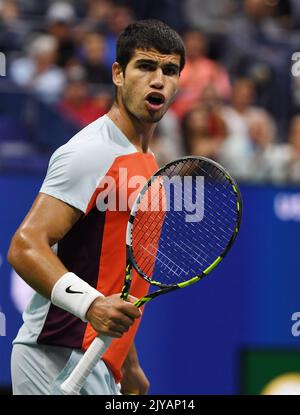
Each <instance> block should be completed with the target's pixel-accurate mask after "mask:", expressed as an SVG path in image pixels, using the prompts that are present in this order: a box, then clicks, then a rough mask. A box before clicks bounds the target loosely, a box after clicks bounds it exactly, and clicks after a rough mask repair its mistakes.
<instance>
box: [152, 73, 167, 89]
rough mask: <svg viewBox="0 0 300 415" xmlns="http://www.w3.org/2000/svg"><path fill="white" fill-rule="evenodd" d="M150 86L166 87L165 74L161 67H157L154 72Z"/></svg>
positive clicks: (155, 87)
mask: <svg viewBox="0 0 300 415" xmlns="http://www.w3.org/2000/svg"><path fill="white" fill-rule="evenodd" d="M150 87H151V88H154V89H163V87H164V74H163V71H162V69H161V68H157V69H156V71H154V72H153V73H152V77H151V82H150Z"/></svg>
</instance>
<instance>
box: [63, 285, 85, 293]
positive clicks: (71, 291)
mask: <svg viewBox="0 0 300 415" xmlns="http://www.w3.org/2000/svg"><path fill="white" fill-rule="evenodd" d="M71 287H72V285H70V286H69V287H67V288H66V293H69V294H84V293H83V292H82V291H73V290H70V288H71Z"/></svg>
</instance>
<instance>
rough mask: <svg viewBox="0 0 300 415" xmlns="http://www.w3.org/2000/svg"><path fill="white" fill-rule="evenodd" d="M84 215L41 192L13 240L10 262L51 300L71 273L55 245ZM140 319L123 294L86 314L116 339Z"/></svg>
mask: <svg viewBox="0 0 300 415" xmlns="http://www.w3.org/2000/svg"><path fill="white" fill-rule="evenodd" d="M81 216H82V212H81V211H79V210H78V209H76V208H74V207H72V206H69V205H68V204H66V203H64V202H62V201H60V200H58V199H56V198H54V197H52V196H49V195H46V194H43V193H40V194H39V195H38V196H37V198H36V200H35V201H34V203H33V205H32V207H31V209H30V211H29V212H28V214H27V216H26V217H25V219H24V221H23V222H22V224H21V225H20V227H19V229H18V230H17V232H16V233H15V235H14V237H13V239H12V241H11V244H10V248H9V251H8V257H7V258H8V261H9V263H10V264H11V265H12V266H13V268H14V269H15V270H16V271H17V273H18V274H19V275H20V276H21V277H22V278H23V279H24V281H26V282H27V283H28V284H29V285H30V286H31V287H32V288H34V289H35V290H36V291H37V292H39V293H40V294H42V295H43V296H44V297H46V298H49V299H50V298H51V293H52V290H53V287H54V285H55V284H56V282H57V281H58V280H59V279H60V278H61V277H62V276H63V275H64V274H66V273H67V272H68V271H69V270H67V269H66V267H65V266H64V264H63V263H62V262H61V261H60V259H59V258H58V257H57V256H56V255H55V253H54V252H53V251H52V249H51V246H52V245H54V244H55V243H57V242H58V241H60V240H61V239H62V238H63V237H64V236H65V235H66V234H67V233H68V231H69V230H70V229H71V228H72V227H73V226H74V224H75V223H76V222H77V221H78V220H79V219H80V217H81ZM79 277H80V275H79ZM133 301H134V299H132V298H131V302H133ZM139 316H140V311H139V310H138V309H137V308H136V307H134V305H133V304H131V303H130V302H127V303H126V302H124V301H122V300H120V296H119V294H115V295H112V296H109V297H106V298H104V297H99V298H96V299H95V301H94V302H93V303H92V304H91V306H90V308H89V310H88V312H87V313H86V317H87V320H88V321H90V322H91V324H92V326H93V327H94V329H95V330H96V331H97V332H102V333H104V334H106V335H109V336H112V337H121V336H122V334H123V333H124V332H125V331H128V329H129V327H130V326H131V325H132V324H133V322H134V319H135V318H138V317H139Z"/></svg>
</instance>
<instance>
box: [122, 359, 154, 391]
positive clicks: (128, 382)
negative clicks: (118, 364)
mask: <svg viewBox="0 0 300 415" xmlns="http://www.w3.org/2000/svg"><path fill="white" fill-rule="evenodd" d="M122 374H123V378H122V380H121V393H122V394H123V395H146V394H147V392H148V390H149V387H150V383H149V381H148V379H147V377H146V375H145V373H144V371H143V369H142V368H141V366H140V365H134V366H131V367H127V368H126V369H124V368H122Z"/></svg>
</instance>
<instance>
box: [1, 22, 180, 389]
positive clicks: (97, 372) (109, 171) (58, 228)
mask: <svg viewBox="0 0 300 415" xmlns="http://www.w3.org/2000/svg"><path fill="white" fill-rule="evenodd" d="M184 62H185V51H184V45H183V42H182V40H181V38H180V37H179V35H178V34H177V33H176V32H175V31H174V30H172V29H171V28H170V27H168V26H167V25H165V24H164V23H162V22H160V21H156V20H145V21H138V22H136V23H133V24H131V25H129V26H128V27H127V28H126V29H125V30H124V32H122V33H121V34H120V36H119V38H118V42H117V58H116V62H115V63H114V64H113V66H112V76H113V83H114V85H115V87H116V97H115V102H114V104H113V106H112V108H111V109H110V111H109V112H108V113H107V114H106V115H104V116H103V117H101V118H99V119H97V120H96V121H94V122H93V123H91V124H90V125H88V126H87V127H86V128H84V129H83V130H81V131H80V132H79V133H78V134H76V135H75V136H74V137H73V138H72V139H71V140H70V141H68V142H67V143H66V144H65V145H63V146H62V147H60V148H59V149H58V150H56V151H55V152H54V154H53V155H52V157H51V159H50V162H49V167H48V171H47V175H46V178H45V180H44V182H43V185H42V187H41V189H40V192H39V194H38V196H37V198H36V200H35V201H34V203H33V206H32V207H31V209H30V211H29V213H28V214H27V216H26V217H25V219H24V221H23V222H22V224H21V226H20V227H19V229H18V230H17V232H16V234H15V235H14V237H13V239H12V242H11V246H10V249H9V253H8V260H9V262H10V264H11V265H12V266H13V267H14V268H15V270H16V271H17V272H18V274H19V275H20V276H21V277H22V278H23V279H24V280H25V281H26V282H27V283H28V284H29V285H31V286H32V287H33V288H34V289H35V290H36V294H35V295H34V297H33V299H32V301H31V302H30V304H29V305H28V307H27V308H26V310H25V312H24V314H23V319H24V324H23V325H22V327H21V329H20V330H19V333H18V335H17V337H16V339H15V340H14V342H13V344H14V345H13V352H12V383H13V393H14V394H22V395H29V394H30V395H49V394H56V393H58V392H57V391H58V390H59V385H60V384H61V383H62V382H63V381H64V380H65V379H66V378H67V377H68V375H69V373H70V372H71V371H72V370H73V368H74V367H75V365H76V363H77V362H78V361H79V359H80V358H81V356H82V354H83V352H84V350H85V349H87V348H88V347H89V345H90V344H91V342H92V340H93V339H94V338H95V336H96V335H97V334H98V333H102V334H104V335H108V336H112V337H114V338H115V339H114V341H113V342H112V344H111V346H110V348H109V349H108V351H107V352H106V353H105V355H104V357H103V358H102V359H99V363H98V364H97V365H96V368H95V369H94V370H93V372H92V373H91V375H90V376H89V377H88V380H87V382H86V384H85V386H84V388H83V389H82V391H81V393H82V394H90V395H91V394H93V395H100V394H107V395H109V394H120V389H121V393H124V394H126V393H136V394H145V393H147V390H148V388H149V382H148V379H147V377H146V376H145V374H144V372H143V370H142V368H141V367H140V365H139V361H138V356H137V352H136V349H135V346H134V336H135V334H136V331H137V328H138V325H139V322H140V315H141V313H140V311H139V310H138V309H137V308H136V307H135V306H134V305H133V302H134V301H135V299H136V298H139V297H142V296H144V295H145V294H146V292H147V289H148V284H147V283H146V282H144V281H143V279H141V278H138V276H137V275H136V274H135V273H134V275H133V287H132V290H131V293H132V296H130V297H129V301H128V302H125V301H123V300H121V299H120V292H121V290H122V285H123V281H124V275H125V265H126V244H125V232H126V225H127V221H128V218H129V212H130V210H129V206H126V208H125V209H124V208H123V209H120V208H118V207H117V208H116V209H112V208H111V207H109V206H106V207H107V208H106V209H103V208H102V207H103V204H104V205H105V203H106V201H107V198H108V196H109V195H110V193H109V192H107V189H108V188H109V189H110V187H109V186H110V184H111V183H116V199H117V202H118V201H119V202H120V201H121V200H122V198H124V197H125V198H126V202H127V200H128V199H130V196H132V194H133V191H134V190H135V191H136V188H135V189H131V188H129V182H130V180H131V181H133V182H134V183H136V181H135V179H136V178H137V177H144V178H145V179H147V178H149V177H150V176H151V175H152V174H153V173H154V172H155V171H156V170H157V164H156V161H155V158H154V156H153V154H152V153H151V151H150V150H149V149H148V143H149V140H150V139H151V137H152V134H153V132H154V129H155V126H156V124H157V122H158V121H159V120H160V119H161V118H162V117H163V115H164V114H165V112H166V111H167V109H168V107H169V106H170V104H171V102H172V100H173V99H174V96H175V94H176V91H177V88H178V83H179V75H180V72H181V70H182V68H183V66H184ZM121 173H122V174H121ZM125 173H126V174H125ZM107 178H110V179H111V180H110V181H109V180H107ZM104 182H105V183H106V184H107V183H108V185H106V186H103V183H104ZM124 182H125V186H124ZM135 187H136V185H135ZM125 190H126V192H125ZM111 193H112V190H111ZM104 195H105V197H104ZM123 202H124V201H123ZM123 202H122V205H123V207H124V203H123ZM101 206H102V207H101Z"/></svg>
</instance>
